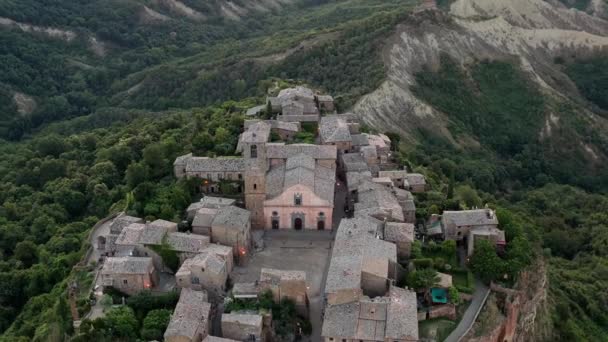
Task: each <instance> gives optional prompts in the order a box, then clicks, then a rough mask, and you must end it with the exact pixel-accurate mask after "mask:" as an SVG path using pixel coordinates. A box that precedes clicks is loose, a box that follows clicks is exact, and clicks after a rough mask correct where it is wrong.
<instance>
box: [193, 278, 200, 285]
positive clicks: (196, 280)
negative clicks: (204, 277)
mask: <svg viewBox="0 0 608 342" xmlns="http://www.w3.org/2000/svg"><path fill="white" fill-rule="evenodd" d="M199 283H200V280H199V279H198V277H192V284H199Z"/></svg>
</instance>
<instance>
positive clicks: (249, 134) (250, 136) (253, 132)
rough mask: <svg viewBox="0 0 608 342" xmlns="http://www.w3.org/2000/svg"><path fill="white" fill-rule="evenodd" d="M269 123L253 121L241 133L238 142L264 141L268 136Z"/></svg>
mask: <svg viewBox="0 0 608 342" xmlns="http://www.w3.org/2000/svg"><path fill="white" fill-rule="evenodd" d="M270 127H271V126H270V124H268V123H266V122H264V121H258V122H255V123H253V124H251V125H249V127H248V128H247V130H246V131H245V132H243V133H242V134H241V137H240V138H239V144H240V143H264V142H267V141H268V138H269V137H270Z"/></svg>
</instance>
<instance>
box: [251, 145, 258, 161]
mask: <svg viewBox="0 0 608 342" xmlns="http://www.w3.org/2000/svg"><path fill="white" fill-rule="evenodd" d="M250 152H251V153H250V157H251V158H257V157H258V146H257V145H251V148H250Z"/></svg>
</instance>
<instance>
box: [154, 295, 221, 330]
mask: <svg viewBox="0 0 608 342" xmlns="http://www.w3.org/2000/svg"><path fill="white" fill-rule="evenodd" d="M210 314H211V304H209V303H208V302H207V292H205V291H194V290H191V289H188V288H183V289H182V290H181V293H180V296H179V301H178V302H177V306H176V307H175V311H173V315H171V321H170V322H169V325H168V326H167V330H165V334H164V337H165V339H167V338H168V337H170V336H186V337H188V338H189V339H191V340H194V339H195V338H196V336H195V334H196V331H197V329H198V327H199V326H203V327H206V326H207V325H208V321H209V315H210Z"/></svg>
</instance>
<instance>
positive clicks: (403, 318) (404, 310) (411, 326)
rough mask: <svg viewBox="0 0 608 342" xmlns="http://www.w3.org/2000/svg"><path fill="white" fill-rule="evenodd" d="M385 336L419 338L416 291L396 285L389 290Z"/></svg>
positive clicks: (406, 338) (390, 337)
mask: <svg viewBox="0 0 608 342" xmlns="http://www.w3.org/2000/svg"><path fill="white" fill-rule="evenodd" d="M389 297H390V304H389V305H388V310H387V312H386V332H385V336H386V338H387V339H389V340H400V339H404V340H413V341H417V340H418V309H417V302H416V293H415V292H413V291H409V290H406V289H401V288H398V287H396V286H391V288H390V290H389Z"/></svg>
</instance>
